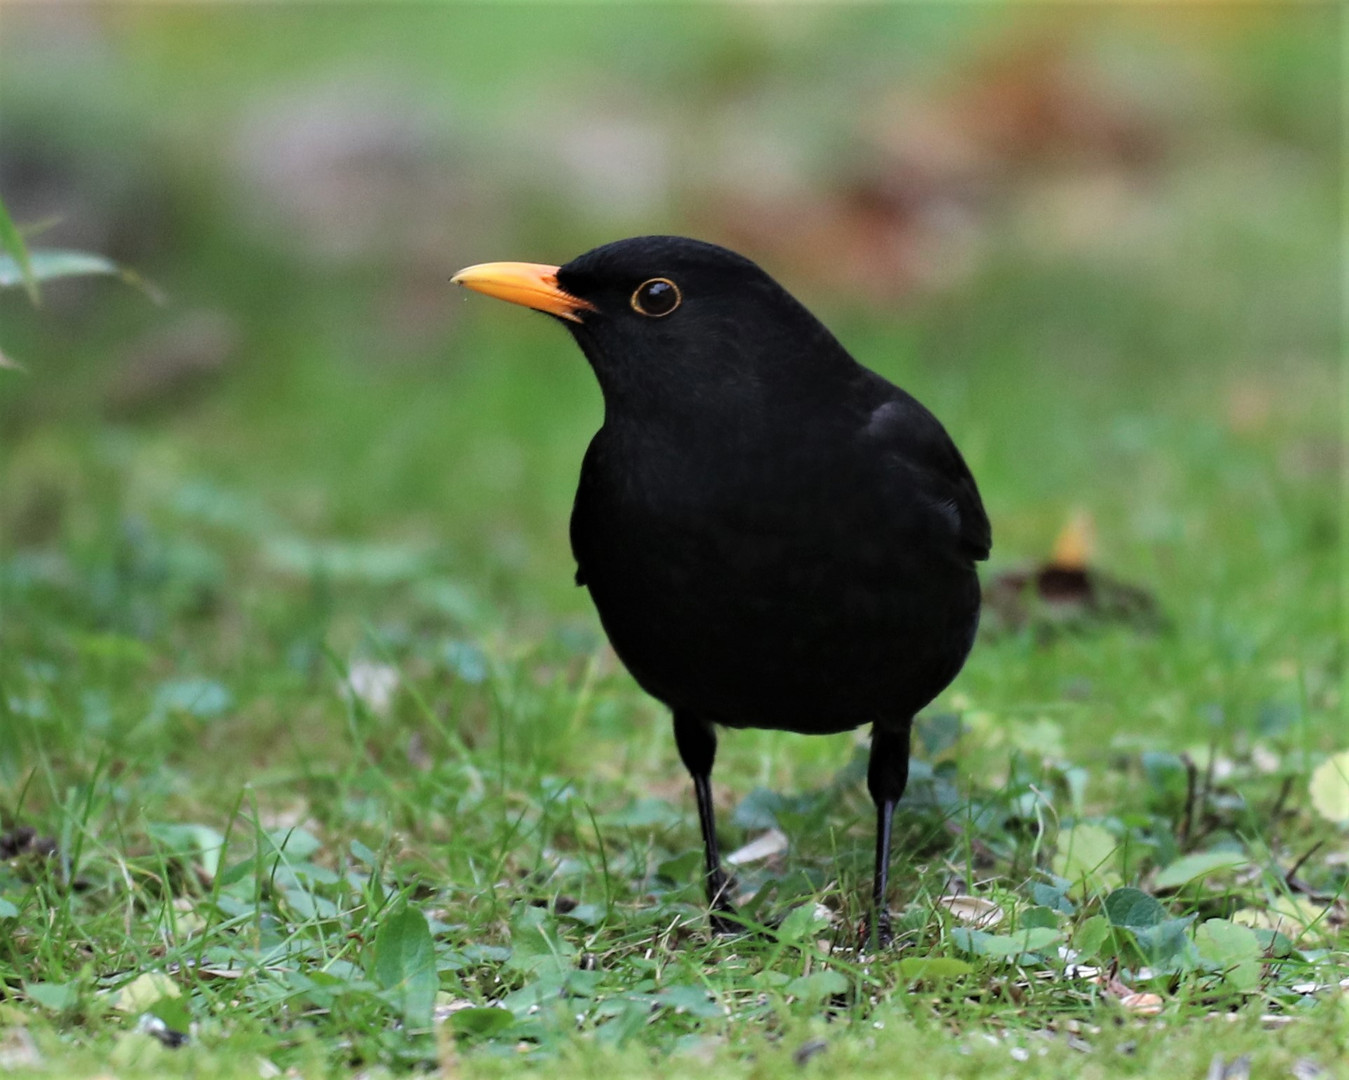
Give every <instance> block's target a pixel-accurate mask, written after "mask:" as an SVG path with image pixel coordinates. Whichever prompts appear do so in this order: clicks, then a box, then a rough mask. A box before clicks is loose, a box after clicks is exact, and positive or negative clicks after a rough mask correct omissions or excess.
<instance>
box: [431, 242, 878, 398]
mask: <svg viewBox="0 0 1349 1080" xmlns="http://www.w3.org/2000/svg"><path fill="white" fill-rule="evenodd" d="M452 280H453V281H454V282H455V283H456V284H459V285H463V286H465V287H467V288H470V289H474V290H476V291H478V292H481V293H486V294H487V295H488V296H495V297H498V298H500V299H502V300H509V301H511V302H512V303H516V304H523V305H524V306H525V307H530V308H534V309H535V310H537V311H543V312H546V313H547V314H549V315H552V316H554V317H555V318H557V319H559V320H561V321H562V322H563V323H564V325H565V326H566V327H567V329H569V330H570V331H571V333H572V335H573V337H575V338H576V341H577V343H578V344H579V345H580V346H581V349H582V351H583V352H584V353H585V355H586V358H587V359H588V360H589V361H590V364H591V366H592V367H593V368H594V370H595V374H596V376H597V377H598V379H599V382H600V386H601V388H602V389H603V391H604V395H605V399H606V403H607V404H608V405H611V406H612V405H616V404H620V403H621V404H623V405H625V406H628V407H640V408H642V409H643V411H646V409H648V408H653V407H654V408H656V409H660V410H666V409H670V408H679V407H681V406H685V405H687V406H692V407H696V408H701V409H706V408H708V407H709V402H716V403H724V404H726V405H730V406H733V407H734V406H735V404H736V403H737V402H739V403H740V404H741V405H742V406H743V405H744V404H745V401H746V398H747V397H754V398H756V399H762V398H763V396H764V394H765V393H767V394H768V395H769V396H772V394H773V391H774V389H775V388H777V389H779V390H784V391H785V390H790V391H791V392H792V393H794V394H795V393H800V392H801V391H804V390H807V389H808V388H809V387H810V385H811V384H812V383H814V382H815V381H816V380H817V379H818V378H826V379H827V378H830V377H837V374H838V372H839V370H840V369H841V368H844V367H851V365H852V360H851V358H850V357H849V356H848V354H847V353H846V352H845V351H844V350H843V348H842V347H841V346H840V345H839V344H838V343H837V341H835V339H834V337H833V335H831V334H830V333H829V331H828V330H826V329H825V328H824V326H823V325H822V324H821V323H820V322H819V320H817V319H816V318H815V317H814V316H813V315H811V313H810V312H809V311H807V310H806V308H805V307H803V306H802V305H801V304H800V303H799V302H798V301H797V300H795V299H794V298H793V297H792V295H791V294H790V293H788V292H787V291H786V290H785V289H784V288H782V286H781V285H779V284H778V283H777V282H776V281H774V280H773V279H772V278H771V277H769V276H768V274H766V273H765V272H764V271H763V270H761V269H760V268H759V267H758V266H757V265H755V264H754V263H753V262H751V261H750V260H749V259H746V258H745V257H744V256H742V255H737V254H736V253H735V252H733V251H729V250H727V249H726V248H723V247H718V246H717V245H715V244H708V243H703V242H702V241H698V240H689V239H686V238H684V237H679V236H639V237H633V238H632V239H628V240H618V241H615V242H614V243H612V244H605V245H603V246H602V247H597V248H595V249H594V250H592V251H588V252H586V253H585V254H584V255H580V256H578V257H577V258H575V259H573V260H572V261H571V262H569V263H566V264H565V265H563V266H547V265H543V264H539V263H509V262H503V263H483V264H481V265H478V266H470V267H468V268H467V269H465V270H461V271H460V272H459V273H458V274H456V275H455V276H454V278H453V279H452Z"/></svg>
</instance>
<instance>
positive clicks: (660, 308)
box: [629, 277, 684, 319]
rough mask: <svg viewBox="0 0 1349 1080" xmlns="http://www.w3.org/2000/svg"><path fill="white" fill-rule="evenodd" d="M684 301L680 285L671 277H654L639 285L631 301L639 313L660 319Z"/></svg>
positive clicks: (633, 307) (633, 308) (634, 309)
mask: <svg viewBox="0 0 1349 1080" xmlns="http://www.w3.org/2000/svg"><path fill="white" fill-rule="evenodd" d="M683 301H684V296H683V294H682V293H681V292H680V291H679V286H678V285H676V284H675V283H674V282H673V281H671V280H670V279H669V278H663V277H658V278H652V279H651V280H650V281H644V282H642V283H641V284H640V285H638V286H637V289H636V291H634V292H633V294H632V299H631V300H630V301H629V303H631V304H632V310H633V311H635V312H637V314H638V315H646V316H648V317H649V318H652V319H659V318H662V317H663V316H665V315H668V314H670V312H672V311H674V309H675V308H677V307H678V306H679V305H680V304H681V303H683Z"/></svg>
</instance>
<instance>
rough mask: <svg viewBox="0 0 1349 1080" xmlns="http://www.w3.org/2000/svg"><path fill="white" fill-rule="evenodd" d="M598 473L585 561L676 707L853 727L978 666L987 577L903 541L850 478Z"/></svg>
mask: <svg viewBox="0 0 1349 1080" xmlns="http://www.w3.org/2000/svg"><path fill="white" fill-rule="evenodd" d="M594 466H595V462H594V460H593V459H592V458H590V457H588V459H587V470H586V471H584V472H583V475H582V482H581V486H580V489H579V490H578V493H577V500H576V505H575V509H574V512H573V518H572V542H573V548H574V551H575V554H576V558H577V561H578V564H579V566H580V569H581V573H582V576H583V578H584V581H585V583H586V585H587V586H588V587H589V589H590V593H591V596H592V598H593V600H594V602H595V605H596V608H597V610H598V612H599V615H600V619H601V621H602V622H603V624H604V627H605V630H606V631H607V633H608V635H609V638H610V641H611V642H612V644H613V646H614V649H615V651H616V652H617V653H618V654H619V656H620V658H621V659H622V660H623V661H624V663H625V664H626V665H627V666H628V668H629V670H630V671H631V672H632V674H633V675H634V676H635V677H636V678H637V680H638V681H639V682H640V683H641V684H642V685H643V686H644V687H645V688H646V689H647V690H648V691H649V692H650V693H652V694H653V695H654V696H656V697H658V698H660V699H661V700H663V701H665V702H666V703H668V704H670V705H672V706H674V707H676V708H689V709H695V710H697V711H700V712H702V713H703V714H704V715H710V716H712V718H714V719H716V720H718V721H719V722H721V723H725V724H729V725H731V726H762V727H778V728H789V729H792V730H805V731H830V730H847V729H849V728H852V727H856V726H857V725H859V724H861V723H865V722H867V721H869V720H872V719H875V718H876V715H875V714H876V711H877V710H878V709H880V710H882V711H885V710H887V709H889V708H891V707H893V708H894V709H896V710H899V711H903V710H905V709H910V710H916V709H917V708H919V707H921V705H923V704H926V702H927V700H930V698H931V697H932V696H934V695H935V694H936V693H937V692H939V691H940V689H941V688H942V687H943V686H945V684H946V682H947V681H949V679H950V678H951V677H952V676H953V675H954V674H955V671H956V670H958V668H959V663H960V661H963V659H964V656H965V653H966V652H967V651H968V647H969V640H970V638H971V636H972V631H973V626H974V622H975V620H977V612H978V587H977V580H976V579H975V578H974V576H973V571H972V570H965V571H963V572H953V567H952V566H951V565H950V564H949V562H948V561H946V560H942V559H939V558H936V557H935V556H934V554H933V553H931V552H928V551H926V550H925V549H924V548H923V547H922V546H921V545H919V544H914V543H905V542H904V538H903V537H902V536H896V535H894V530H893V529H887V528H886V527H885V524H884V515H882V514H878V513H877V512H876V511H875V508H872V507H868V506H867V505H866V502H865V496H863V495H861V494H858V493H857V492H854V491H850V489H849V486H848V483H847V478H846V477H842V478H835V480H836V482H835V483H834V484H833V485H832V486H830V485H828V484H819V483H816V482H814V481H813V479H812V478H811V477H809V476H797V477H796V479H797V481H798V482H797V483H795V484H792V483H787V482H784V481H786V480H790V479H791V478H792V474H791V473H790V472H779V473H778V474H777V479H776V482H775V483H772V484H765V483H760V482H751V483H749V484H748V485H747V487H746V488H745V489H742V490H741V491H739V492H737V491H736V490H735V487H734V486H733V485H731V484H728V483H726V482H725V480H726V479H727V478H726V477H722V478H721V482H714V483H707V484H702V485H694V486H689V485H688V484H687V482H683V481H678V480H675V479H673V478H671V477H669V476H667V477H666V478H665V479H664V481H663V482H660V483H654V484H652V485H651V486H649V487H646V488H642V487H634V486H633V484H632V482H631V477H630V476H626V477H622V476H621V477H614V476H611V475H610V476H606V475H605V473H604V471H603V470H602V469H596V468H595V467H594ZM751 492H752V494H751ZM952 658H955V659H954V660H952ZM948 669H949V670H948ZM919 698H921V699H922V700H918V699H919Z"/></svg>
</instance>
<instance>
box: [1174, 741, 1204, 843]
mask: <svg viewBox="0 0 1349 1080" xmlns="http://www.w3.org/2000/svg"><path fill="white" fill-rule="evenodd" d="M1180 759H1181V761H1183V762H1185V812H1184V813H1183V814H1182V815H1181V819H1180V828H1179V829H1178V830H1177V836H1176V839H1177V840H1179V841H1180V849H1181V850H1182V851H1184V850H1185V848H1186V845H1187V844H1188V843H1189V841H1190V829H1191V828H1192V827H1193V825H1194V807H1195V802H1196V800H1197V799H1198V796H1199V792H1198V787H1199V770H1198V769H1197V768H1196V767H1195V764H1194V758H1192V757H1190V755H1189V754H1181V755H1180Z"/></svg>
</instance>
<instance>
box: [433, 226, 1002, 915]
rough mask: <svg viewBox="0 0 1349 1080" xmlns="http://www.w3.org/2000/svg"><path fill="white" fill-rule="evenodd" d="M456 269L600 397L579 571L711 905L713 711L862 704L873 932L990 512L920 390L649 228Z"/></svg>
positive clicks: (583, 480)
mask: <svg viewBox="0 0 1349 1080" xmlns="http://www.w3.org/2000/svg"><path fill="white" fill-rule="evenodd" d="M452 280H453V281H454V282H456V283H458V284H460V285H464V286H466V287H468V288H470V289H474V290H476V291H478V292H481V293H486V294H487V295H489V296H495V297H499V298H500V299H503V300H509V301H511V302H512V303H517V304H523V305H524V306H526V307H530V308H534V309H536V310H538V311H543V312H546V313H547V314H549V315H551V316H554V317H555V318H557V319H559V320H560V321H561V322H562V323H563V324H564V325H565V326H566V327H567V329H568V330H570V331H571V334H572V337H574V338H575V339H576V343H577V344H578V345H579V346H580V347H581V351H582V352H583V353H584V354H585V356H586V359H587V360H588V361H589V362H590V366H591V368H592V369H593V370H594V372H595V377H596V378H597V379H598V380H599V384H600V389H601V391H602V393H603V396H604V423H603V425H602V426H601V427H600V430H599V431H598V432H597V433H596V434H595V437H594V438H593V439H592V440H591V442H590V446H589V449H587V451H586V454H585V459H584V462H583V463H582V466H581V477H580V484H579V487H578V489H577V492H576V501H575V505H574V507H573V510H572V517H571V545H572V551H573V554H574V555H575V557H576V563H577V571H576V582H577V584H578V585H584V586H585V587H586V588H588V589H589V590H590V595H591V598H592V599H593V600H594V603H595V607H596V609H597V610H598V612H599V617H600V622H601V623H602V624H603V625H604V629H605V632H606V633H607V634H608V636H609V640H610V642H611V643H612V645H613V647H614V651H615V652H616V653H617V654H618V656H619V658H620V659H621V660H622V661H623V663H624V664H625V665H626V666H627V668H628V670H629V671H630V672H631V673H632V675H633V677H634V678H635V679H636V680H637V682H638V683H639V684H640V685H641V686H642V687H643V689H645V690H646V691H647V693H649V694H651V695H652V696H653V697H655V698H657V699H658V700H660V701H662V702H664V703H665V704H666V705H667V706H669V707H670V709H671V711H672V713H673V716H674V736H675V743H676V745H677V746H678V748H679V754H680V757H681V758H682V759H683V761H684V765H685V766H686V767H687V768H688V771H689V773H690V774H691V775H692V777H693V787H694V792H695V794H696V796H697V801H698V817H699V822H700V824H701V826H702V835H703V845H704V849H705V853H706V860H707V862H706V867H707V869H706V879H707V882H706V883H707V894H708V901H709V904H710V907H711V915H712V924H713V927H714V929H716V930H717V931H728V930H730V929H732V928H733V927H734V926H735V921H734V918H733V916H734V910H733V908H732V906H731V904H730V902H729V900H728V898H727V895H726V893H727V888H728V882H727V878H726V876H725V874H724V873H723V872H722V869H721V862H720V858H719V856H718V851H717V833H716V824H715V820H714V816H713V805H712V792H711V783H710V777H711V772H712V762H713V759H714V757H715V755H716V749H717V733H716V732H717V726H718V725H720V726H722V727H729V728H745V727H756V728H773V729H777V730H784V731H796V732H802V733H805V734H830V733H834V732H841V731H848V730H851V729H853V728H856V727H858V726H860V725H862V724H871V725H872V738H871V755H870V760H869V764H868V769H867V787H868V790H869V791H870V793H871V797H872V799H873V800H874V801H875V804H876V810H877V830H876V870H875V878H874V885H873V894H872V900H873V911H874V917H873V919H872V921H871V927H872V932H873V933H875V934H876V935H877V936H878V937H879V938H880V939H881V940H883V941H884V940H888V939H889V936H890V929H889V917H888V913H887V909H886V903H885V898H886V884H887V876H888V868H889V854H890V828H891V818H892V815H893V813H894V809H895V804H896V802H898V801H899V798H900V796H901V795H903V793H904V787H905V784H906V783H907V780H908V772H909V739H910V731H911V728H912V724H913V717H914V714H915V713H916V712H917V711H918V710H919V709H921V708H922V707H923V706H924V705H926V704H928V702H930V701H931V700H932V699H933V698H934V697H936V696H937V694H939V693H940V692H941V691H942V690H943V689H944V688H945V687H946V686H947V684H948V683H950V682H951V680H952V679H953V678H955V676H956V673H957V672H958V671H959V670H960V668H961V666H962V665H963V664H964V662H965V658H966V656H967V655H968V654H969V651H970V647H971V645H972V644H973V642H974V635H975V629H976V627H977V625H978V621H979V598H980V592H979V581H978V576H977V574H976V571H975V563H976V562H977V561H978V560H981V559H984V558H987V556H988V552H989V545H990V539H991V533H990V529H989V523H988V518H987V516H986V515H985V513H984V508H983V504H982V502H981V501H980V498H979V491H978V489H977V487H976V486H975V482H974V478H973V476H971V475H970V470H969V468H968V467H967V466H966V464H965V462H964V460H963V459H962V458H961V456H960V452H959V451H958V450H957V449H956V447H955V444H954V443H953V442H952V441H951V439H950V436H948V435H947V433H946V430H945V429H944V428H943V427H942V425H941V423H940V422H939V421H938V420H937V418H936V417H934V416H933V415H932V413H930V412H928V410H927V409H926V408H924V407H923V406H922V405H921V404H919V403H918V401H916V400H915V399H914V398H912V397H911V396H910V395H908V394H907V393H905V392H904V391H903V390H901V389H899V388H898V387H896V386H894V385H893V384H891V383H889V382H887V381H886V380H885V379H883V378H882V377H881V376H879V375H877V374H876V373H875V372H873V371H871V370H869V369H868V368H865V367H863V366H862V365H861V364H859V363H857V361H855V360H854V359H853V358H852V357H851V356H850V355H849V354H848V352H847V350H846V349H844V347H843V346H842V345H840V344H839V342H838V341H837V340H836V339H835V338H834V336H833V335H832V334H831V333H830V332H829V331H828V330H827V329H826V328H825V327H824V325H823V324H822V323H821V322H820V321H819V320H818V319H816V318H815V317H814V316H813V315H812V314H811V313H810V312H809V311H807V310H806V308H805V307H804V306H803V305H802V304H801V303H800V302H799V301H797V300H796V299H795V298H794V297H792V296H791V294H789V293H788V292H787V291H786V290H785V289H784V288H782V286H781V285H779V284H778V283H777V282H776V281H774V280H773V279H772V278H771V277H769V276H768V274H767V273H765V272H764V271H763V270H761V269H760V268H759V267H758V266H757V265H756V264H754V263H753V262H751V261H750V260H749V259H747V258H745V257H743V256H741V255H738V254H736V253H735V252H732V251H728V250H727V249H725V248H722V247H718V246H716V245H714V244H708V243H703V242H700V241H696V240H690V239H686V238H683V237H675V236H641V237H635V238H632V239H628V240H619V241H616V242H614V243H611V244H605V245H604V246H602V247H598V248H595V249H594V250H593V251H589V252H587V253H586V254H584V255H581V256H579V257H577V258H575V259H573V260H572V261H571V262H569V263H567V264H566V265H565V266H560V267H559V266H545V265H540V264H536V263H511V262H501V263H485V264H482V265H478V266H471V267H469V268H468V269H466V270H462V271H460V272H459V273H458V274H456V275H455V276H454V278H453V279H452Z"/></svg>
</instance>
